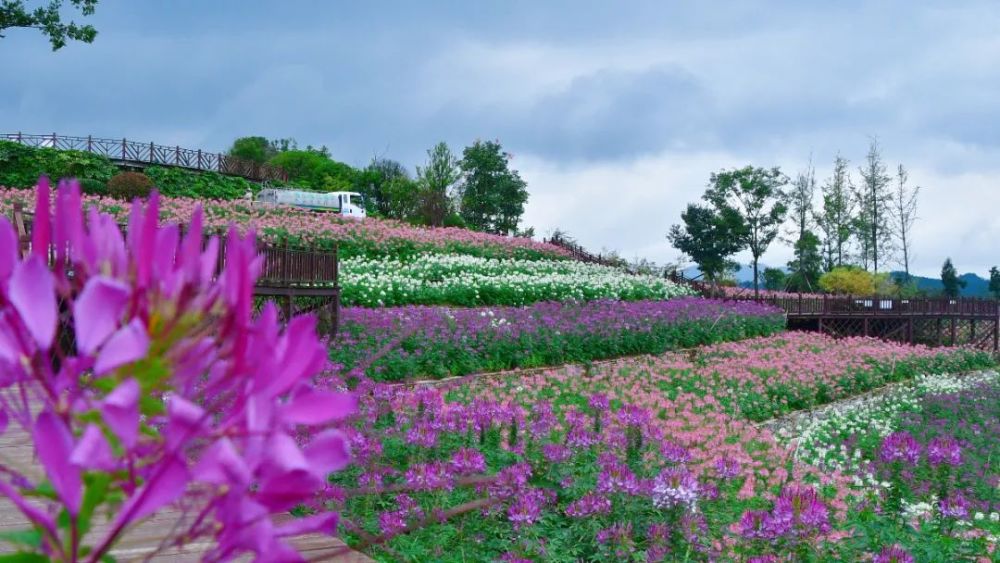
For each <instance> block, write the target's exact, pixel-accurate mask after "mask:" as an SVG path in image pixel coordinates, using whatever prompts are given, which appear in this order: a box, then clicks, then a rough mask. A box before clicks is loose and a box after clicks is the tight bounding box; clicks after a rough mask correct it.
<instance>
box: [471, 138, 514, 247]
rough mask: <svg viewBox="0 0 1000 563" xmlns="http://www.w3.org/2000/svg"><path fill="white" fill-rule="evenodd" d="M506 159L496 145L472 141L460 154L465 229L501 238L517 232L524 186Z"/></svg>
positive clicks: (508, 159)
mask: <svg viewBox="0 0 1000 563" xmlns="http://www.w3.org/2000/svg"><path fill="white" fill-rule="evenodd" d="M510 158H511V157H510V154H509V153H505V152H503V147H501V146H500V142H499V141H486V142H483V141H476V142H475V143H473V144H472V146H469V147H465V150H464V151H463V152H462V161H461V162H460V164H459V166H460V168H461V169H462V173H463V175H464V177H465V184H464V186H463V188H462V196H461V214H462V218H463V219H465V222H466V224H467V225H468V226H469V228H471V229H475V230H477V231H485V232H488V233H495V234H501V235H507V234H511V233H513V232H515V231H516V230H517V224H518V222H519V221H520V220H521V215H523V214H524V204H525V203H526V202H527V201H528V189H527V186H528V185H527V183H526V182H525V181H524V180H522V179H521V176H520V175H519V174H518V173H517V171H516V170H512V169H511V168H510Z"/></svg>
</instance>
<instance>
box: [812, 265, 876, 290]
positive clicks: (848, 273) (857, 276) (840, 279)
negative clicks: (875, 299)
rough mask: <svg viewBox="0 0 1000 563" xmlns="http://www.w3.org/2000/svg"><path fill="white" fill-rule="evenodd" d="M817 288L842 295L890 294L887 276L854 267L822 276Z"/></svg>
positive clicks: (844, 267)
mask: <svg viewBox="0 0 1000 563" xmlns="http://www.w3.org/2000/svg"><path fill="white" fill-rule="evenodd" d="M819 286H820V287H821V288H822V289H823V291H826V292H828V293H837V294H842V295H875V294H876V293H891V286H892V282H891V281H890V280H889V277H888V274H884V273H883V274H878V275H876V274H872V273H871V272H868V271H866V270H862V269H861V268H858V267H856V266H841V267H839V268H834V269H832V270H830V271H829V272H827V273H825V274H823V275H822V276H821V277H820V278H819Z"/></svg>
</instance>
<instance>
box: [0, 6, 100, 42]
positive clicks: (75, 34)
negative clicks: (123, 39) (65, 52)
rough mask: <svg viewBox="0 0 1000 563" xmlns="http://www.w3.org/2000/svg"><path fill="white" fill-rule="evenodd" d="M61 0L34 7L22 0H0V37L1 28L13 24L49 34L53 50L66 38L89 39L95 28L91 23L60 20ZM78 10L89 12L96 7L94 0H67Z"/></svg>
mask: <svg viewBox="0 0 1000 563" xmlns="http://www.w3.org/2000/svg"><path fill="white" fill-rule="evenodd" d="M62 3H63V2H62V0H48V4H46V5H45V6H39V7H37V8H35V9H34V10H31V9H29V8H27V7H26V6H25V5H24V1H23V0H0V39H3V38H4V31H5V30H7V29H13V28H18V27H20V28H26V29H37V30H39V31H41V32H42V35H44V36H46V37H48V38H49V43H50V44H52V50H53V51H58V50H59V49H62V48H63V47H65V46H66V42H67V41H70V40H71V41H81V42H83V43H92V42H93V41H94V38H95V37H97V30H96V29H94V26H92V25H79V24H77V23H76V22H74V21H70V22H67V23H64V22H63V21H62V14H61V12H60V10H61V9H62ZM69 3H70V4H71V5H72V6H73V7H74V8H76V9H77V10H79V11H80V15H83V16H92V15H93V14H94V10H95V9H96V8H97V0H69Z"/></svg>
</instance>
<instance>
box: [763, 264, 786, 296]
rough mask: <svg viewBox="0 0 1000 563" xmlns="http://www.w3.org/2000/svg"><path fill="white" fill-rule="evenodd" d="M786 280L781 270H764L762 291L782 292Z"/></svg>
mask: <svg viewBox="0 0 1000 563" xmlns="http://www.w3.org/2000/svg"><path fill="white" fill-rule="evenodd" d="M787 278H788V276H786V275H785V272H784V271H783V270H782V269H781V268H764V289H766V290H768V291H782V290H784V289H785V284H786V282H787Z"/></svg>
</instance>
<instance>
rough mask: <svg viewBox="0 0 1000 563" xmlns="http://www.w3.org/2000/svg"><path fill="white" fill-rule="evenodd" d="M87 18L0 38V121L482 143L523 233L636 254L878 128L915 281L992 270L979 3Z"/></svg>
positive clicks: (173, 6) (999, 77)
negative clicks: (752, 170)
mask: <svg viewBox="0 0 1000 563" xmlns="http://www.w3.org/2000/svg"><path fill="white" fill-rule="evenodd" d="M35 3H37V2H33V1H32V0H29V1H28V4H29V5H33V4H35ZM487 4H489V6H487ZM91 20H92V22H93V23H94V25H95V26H96V27H97V28H98V31H99V35H98V37H97V40H96V41H95V42H94V43H93V44H91V45H84V44H70V45H69V46H68V47H66V48H64V49H62V50H60V51H58V52H55V53H53V52H52V51H51V50H50V49H49V47H48V44H47V42H46V41H45V40H44V39H43V38H42V37H41V36H39V35H38V34H37V33H36V32H34V31H22V30H12V31H10V32H9V33H8V34H7V37H6V38H4V39H0V132H9V131H18V130H20V131H24V132H32V133H43V132H52V131H57V132H59V133H64V134H70V135H74V134H75V135H87V134H92V135H95V136H108V137H128V138H135V139H137V140H143V141H147V140H148V141H155V142H157V143H163V144H168V145H170V144H180V145H182V146H186V147H190V148H202V149H205V150H225V149H226V148H228V145H229V144H230V143H231V141H232V139H233V138H235V137H239V136H243V135H264V136H267V137H293V138H295V139H297V140H298V141H299V143H300V144H302V145H305V144H313V145H326V146H328V147H329V148H330V150H331V152H332V153H333V156H334V157H335V158H337V159H339V160H343V161H345V162H348V163H350V164H353V165H357V166H361V165H364V164H365V163H366V162H367V161H368V160H369V159H370V158H371V157H372V156H373V155H378V156H382V157H388V158H393V159H396V160H399V161H401V162H403V163H404V164H405V165H407V166H408V167H410V168H411V169H412V167H414V166H415V165H418V164H422V163H423V161H424V159H425V157H426V154H425V151H426V149H427V148H429V147H431V146H432V145H433V144H434V143H436V142H438V141H442V140H443V141H447V142H448V143H449V144H450V145H451V146H452V148H453V150H455V151H456V152H460V151H461V149H462V147H464V146H465V145H467V144H469V143H471V142H472V141H474V140H475V139H477V138H484V139H485V138H498V139H500V141H501V142H502V143H503V145H504V147H505V148H506V149H507V150H509V151H510V152H511V153H513V154H514V160H513V166H514V167H515V168H517V169H518V170H519V171H520V172H521V175H522V176H523V177H524V179H525V180H526V181H527V182H528V189H529V192H530V194H531V196H530V199H529V201H528V206H527V211H526V213H525V217H524V224H525V225H530V226H534V227H535V229H536V232H538V233H539V235H544V234H547V233H548V232H550V231H551V230H552V229H553V228H554V227H561V228H563V229H565V230H568V231H569V232H570V233H571V234H572V235H574V236H575V237H576V238H577V239H578V240H579V241H580V242H582V243H583V244H584V245H586V246H588V247H591V248H593V249H601V248H602V247H603V248H608V249H616V250H618V251H619V252H621V253H622V254H623V255H624V256H626V257H634V256H643V257H646V258H650V259H654V260H657V261H664V260H672V259H675V258H677V256H678V254H677V252H676V251H675V250H673V249H672V248H670V246H669V244H668V242H667V241H666V238H665V234H666V232H667V230H668V229H669V227H670V225H671V224H672V223H676V222H678V221H679V219H680V212H681V210H682V209H683V208H684V206H685V205H686V203H688V202H690V201H694V200H696V199H697V198H698V197H700V195H701V193H702V192H703V191H704V187H705V184H706V182H707V180H708V177H709V175H710V173H711V172H713V171H717V170H719V169H721V168H727V167H734V166H742V165H745V164H754V165H758V166H781V168H782V170H784V171H785V172H786V173H787V174H789V175H790V176H792V175H794V174H795V173H796V172H797V171H798V170H800V169H801V168H802V167H803V166H805V165H806V163H807V162H808V160H809V158H810V155H811V156H812V158H813V160H814V161H815V163H816V168H817V174H818V176H819V178H820V180H821V181H822V179H823V178H825V177H826V176H827V175H828V174H829V171H830V167H831V166H830V165H831V163H832V161H833V159H834V156H835V155H836V154H837V152H838V151H839V152H840V153H842V154H843V155H844V156H845V157H847V158H848V159H850V160H851V162H852V167H853V170H854V174H855V176H857V165H858V164H860V161H861V159H862V158H863V156H864V154H865V151H866V148H867V144H868V138H869V136H871V135H877V136H878V138H879V140H880V142H881V144H882V146H883V148H884V156H885V158H886V160H887V162H888V164H889V165H890V168H892V169H894V168H895V166H896V164H897V163H903V164H904V165H906V166H907V167H908V168H909V170H910V178H911V181H912V182H913V183H915V184H919V185H921V186H922V187H923V190H924V191H923V193H922V195H921V199H920V220H919V222H918V223H917V226H916V233H915V237H914V238H915V241H914V244H915V254H916V259H915V262H914V264H915V267H914V268H913V269H914V271H915V272H916V273H919V274H925V275H937V274H938V273H939V272H940V267H941V263H942V261H943V260H944V258H945V257H946V256H951V257H952V258H953V259H954V261H955V264H956V266H957V268H958V269H959V271H960V272H965V271H976V272H979V273H980V274H984V273H985V271H986V270H987V269H988V268H989V266H991V265H993V264H996V263H998V262H1000V255H998V254H1000V252H998V249H997V244H996V243H997V241H1000V213H998V211H1000V190H998V189H997V179H998V178H1000V175H998V174H1000V96H998V93H1000V92H998V88H1000V33H998V31H997V30H1000V3H996V2H946V1H942V2H926V3H920V2H913V1H900V2H846V1H844V2H836V3H833V2H822V3H820V2H816V3H811V2H804V1H794V2H734V3H721V2H647V3H634V2H607V1H605V2H584V1H581V0H574V1H566V2H561V1H558V2H557V1H550V0H546V1H544V2H539V1H537V0H528V1H511V0H505V1H503V2H485V1H484V2H478V1H476V2H469V1H468V0H462V1H455V2H431V1H425V2H409V1H406V2H402V1H401V2H325V1H316V2H295V1H283V2H280V3H279V2H245V1H211V2H205V1H199V0H187V1H178V0H174V1H171V2H158V1H138V0H133V1H125V0H101V2H100V3H99V5H98V9H97V14H96V15H95V17H93V18H91ZM789 254H790V251H789V250H788V249H787V248H786V247H783V246H780V245H775V246H774V247H773V248H772V249H771V250H770V251H769V252H768V253H767V255H765V258H764V260H763V261H764V262H766V263H768V264H772V265H781V264H784V262H786V261H787V260H788V258H789Z"/></svg>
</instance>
